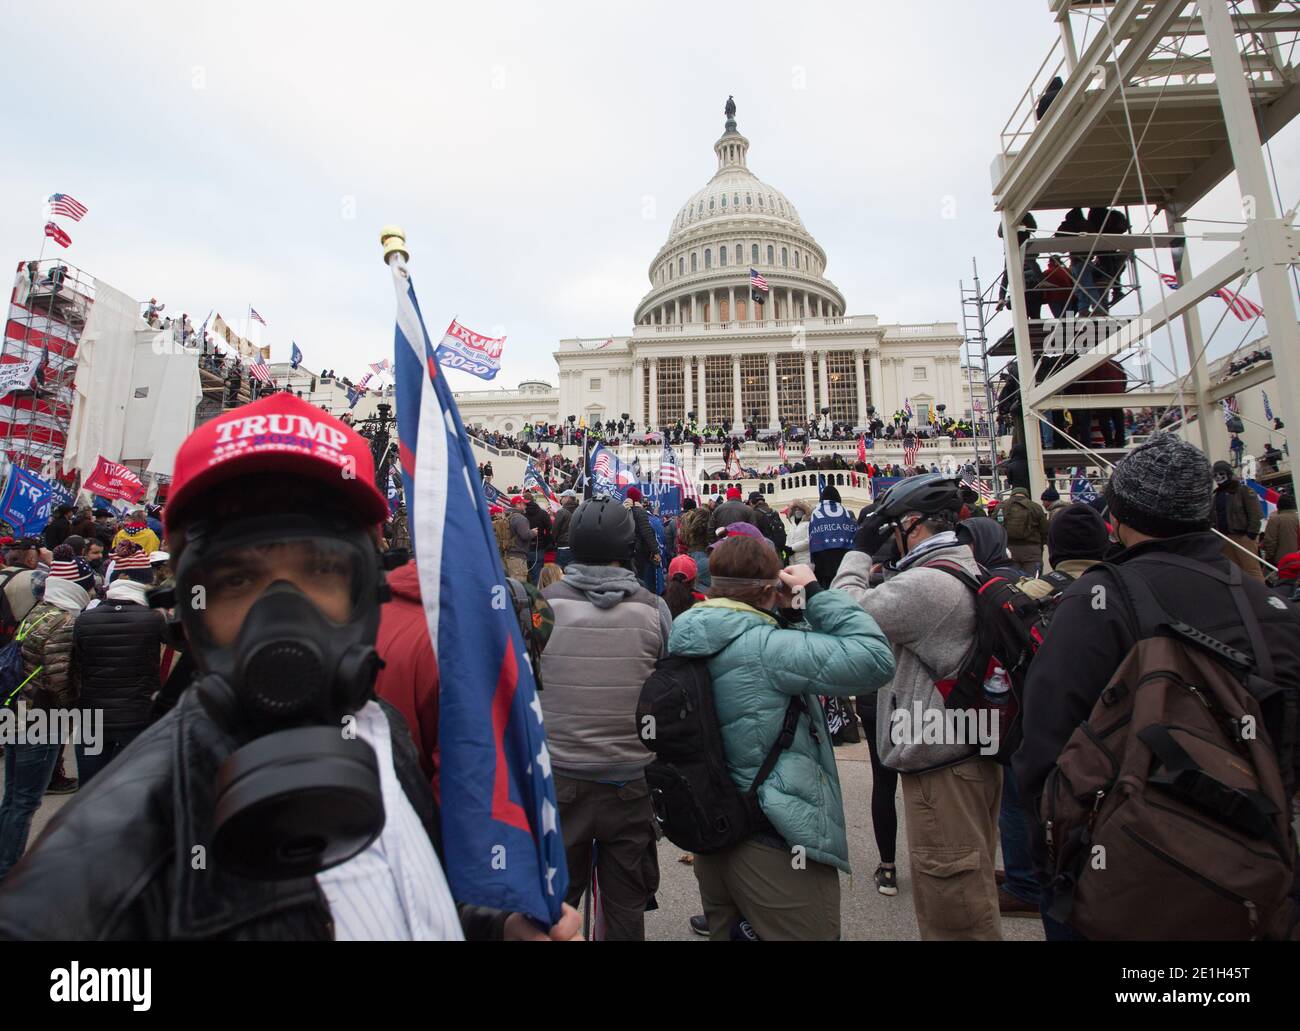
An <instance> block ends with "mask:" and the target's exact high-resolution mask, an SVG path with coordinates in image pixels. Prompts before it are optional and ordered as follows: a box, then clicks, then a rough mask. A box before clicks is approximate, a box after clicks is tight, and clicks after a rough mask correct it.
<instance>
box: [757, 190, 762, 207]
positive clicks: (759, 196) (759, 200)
mask: <svg viewBox="0 0 1300 1031" xmlns="http://www.w3.org/2000/svg"><path fill="white" fill-rule="evenodd" d="M758 206H759V207H760V208H761V207H762V206H763V195H762V194H761V193H760V194H759V195H758Z"/></svg>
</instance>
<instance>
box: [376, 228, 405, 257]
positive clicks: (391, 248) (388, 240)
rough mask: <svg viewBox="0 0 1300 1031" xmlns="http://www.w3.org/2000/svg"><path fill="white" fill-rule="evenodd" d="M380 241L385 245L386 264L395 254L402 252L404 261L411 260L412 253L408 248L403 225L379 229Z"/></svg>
mask: <svg viewBox="0 0 1300 1031" xmlns="http://www.w3.org/2000/svg"><path fill="white" fill-rule="evenodd" d="M379 242H380V243H381V244H383V246H384V264H385V265H387V264H388V259H389V258H390V257H392V256H393V255H394V254H400V255H401V256H402V260H403V261H410V260H411V254H410V252H409V251H408V250H407V249H406V232H405V231H404V230H403V229H402V227H401V226H384V228H383V229H381V230H379Z"/></svg>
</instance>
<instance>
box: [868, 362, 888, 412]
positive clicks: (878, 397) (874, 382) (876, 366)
mask: <svg viewBox="0 0 1300 1031" xmlns="http://www.w3.org/2000/svg"><path fill="white" fill-rule="evenodd" d="M883 389H884V382H883V381H882V380H881V378H880V348H879V347H873V348H872V349H871V404H873V405H875V407H876V408H878V409H880V410H881V411H884V408H885V395H884V394H883V393H882V390H883ZM881 418H884V416H881Z"/></svg>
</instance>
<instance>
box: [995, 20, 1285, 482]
mask: <svg viewBox="0 0 1300 1031" xmlns="http://www.w3.org/2000/svg"><path fill="white" fill-rule="evenodd" d="M1048 6H1049V9H1050V10H1051V12H1052V14H1053V16H1054V17H1055V19H1056V21H1057V24H1058V27H1059V30H1060V31H1059V38H1058V40H1057V43H1056V44H1055V46H1054V47H1053V49H1052V52H1051V53H1049V55H1048V58H1047V59H1046V60H1044V62H1043V64H1042V65H1041V66H1040V67H1039V69H1038V72H1037V73H1036V74H1035V77H1034V80H1033V81H1032V82H1031V83H1030V85H1029V87H1028V88H1027V89H1026V91H1025V94H1024V95H1023V96H1022V97H1021V100H1020V103H1019V105H1018V107H1017V109H1016V111H1015V112H1014V113H1013V114H1012V116H1011V118H1010V119H1009V120H1008V122H1007V124H1006V126H1005V127H1004V129H1003V132H1002V139H1001V147H1000V151H999V153H998V155H997V157H996V159H995V161H994V165H993V172H992V178H993V197H994V207H995V209H996V210H997V211H998V212H999V214H1000V216H1001V224H1002V237H1003V243H1004V248H1005V252H1006V281H1007V293H1008V299H1009V306H1010V308H1011V315H1012V331H1011V333H1010V334H1009V338H1010V339H1009V341H1008V342H1009V343H1013V344H1014V353H1015V359H1016V363H1017V366H1018V369H1019V371H1020V398H1019V400H1020V427H1019V433H1018V434H1017V436H1018V437H1019V438H1020V439H1023V441H1024V444H1025V448H1026V452H1027V458H1028V460H1029V470H1030V486H1031V491H1032V493H1033V494H1034V495H1035V496H1036V495H1037V494H1039V493H1040V492H1041V491H1042V490H1043V488H1044V486H1045V484H1046V475H1045V471H1044V469H1045V463H1046V467H1047V468H1049V469H1050V468H1053V467H1058V466H1063V465H1075V464H1082V463H1083V462H1085V461H1086V462H1088V463H1089V464H1099V465H1101V466H1109V465H1110V464H1111V463H1112V462H1113V461H1116V460H1118V458H1119V457H1120V455H1122V453H1123V452H1122V449H1116V448H1109V447H1096V446H1094V441H1093V439H1091V431H1092V427H1091V419H1089V421H1088V426H1087V427H1086V429H1087V432H1083V433H1082V434H1081V435H1082V436H1083V437H1085V438H1088V439H1083V440H1080V439H1078V436H1077V435H1076V434H1074V433H1071V432H1069V429H1068V428H1062V426H1061V421H1060V417H1059V415H1058V416H1057V417H1056V421H1055V423H1053V413H1054V412H1055V413H1060V412H1062V411H1064V410H1066V409H1075V410H1084V411H1088V412H1101V413H1102V414H1103V420H1101V421H1105V423H1106V424H1107V425H1108V426H1109V425H1113V423H1112V422H1111V416H1110V415H1109V414H1107V413H1108V412H1113V411H1116V410H1118V411H1120V412H1122V410H1123V409H1124V408H1130V407H1134V406H1135V405H1138V404H1141V405H1144V406H1146V407H1151V408H1156V409H1159V408H1163V407H1175V408H1179V409H1182V410H1183V411H1182V413H1181V414H1182V416H1183V417H1182V418H1180V420H1179V422H1180V424H1181V426H1182V427H1183V432H1184V433H1192V434H1194V436H1193V437H1192V439H1193V441H1194V442H1195V443H1197V444H1198V446H1200V447H1201V448H1202V450H1204V451H1205V452H1206V454H1207V455H1208V456H1210V457H1211V459H1213V458H1215V457H1218V456H1219V455H1218V452H1219V451H1221V450H1222V449H1223V447H1224V445H1225V444H1226V439H1227V438H1226V434H1224V433H1223V430H1222V419H1216V418H1215V408H1216V406H1217V403H1218V401H1219V400H1220V399H1221V398H1222V397H1225V396H1227V395H1228V394H1230V393H1232V391H1233V389H1236V388H1235V387H1234V386H1232V385H1231V384H1221V385H1219V386H1217V387H1215V386H1213V385H1212V384H1211V383H1210V379H1209V372H1208V364H1207V361H1206V350H1207V348H1208V346H1209V345H1210V343H1211V341H1212V339H1213V333H1212V334H1210V336H1209V337H1204V334H1203V333H1202V331H1201V326H1200V321H1199V319H1198V318H1197V316H1196V305H1197V304H1198V303H1199V302H1200V301H1202V300H1203V299H1205V298H1207V297H1211V296H1214V295H1215V294H1216V292H1218V291H1219V290H1220V289H1221V288H1224V287H1228V286H1230V285H1231V286H1233V289H1235V290H1239V289H1240V288H1241V286H1242V285H1244V283H1246V282H1248V281H1250V280H1251V279H1257V280H1258V283H1259V290H1260V295H1261V301H1262V306H1263V309H1264V312H1265V313H1266V316H1265V317H1266V321H1267V323H1268V332H1269V338H1270V342H1271V345H1272V350H1273V366H1272V373H1273V375H1274V376H1275V377H1276V379H1277V380H1278V394H1279V396H1280V397H1281V398H1284V399H1286V400H1285V402H1284V403H1286V404H1288V405H1293V404H1294V403H1295V402H1296V400H1297V399H1300V379H1297V376H1298V374H1300V370H1298V369H1297V366H1296V363H1297V361H1300V356H1298V355H1297V352H1296V344H1297V341H1298V339H1300V332H1298V329H1297V322H1296V309H1295V290H1294V288H1293V276H1294V271H1293V270H1294V266H1295V264H1296V262H1297V260H1298V259H1300V237H1298V236H1297V234H1296V232H1295V230H1294V229H1293V227H1292V225H1291V221H1292V218H1293V216H1294V210H1285V211H1283V209H1281V206H1280V205H1281V201H1280V199H1279V198H1278V197H1277V195H1276V186H1275V183H1274V182H1273V181H1271V179H1270V170H1269V165H1268V161H1267V155H1266V151H1265V147H1266V144H1267V142H1268V140H1269V139H1270V138H1271V137H1272V136H1274V135H1275V134H1276V133H1277V132H1278V131H1279V130H1280V129H1281V128H1282V127H1283V126H1284V125H1286V124H1287V123H1288V122H1289V121H1290V120H1291V119H1292V118H1293V117H1294V116H1295V115H1296V113H1297V112H1298V111H1300V76H1298V75H1297V69H1296V66H1295V64H1294V63H1293V61H1292V57H1293V54H1294V49H1295V46H1296V44H1297V41H1298V40H1300V10H1298V9H1297V5H1296V4H1295V3H1280V2H1276V0H1256V2H1255V3H1253V4H1247V3H1237V2H1233V3H1229V2H1228V0H1201V2H1199V3H1186V2H1180V0H1154V2H1153V0H1113V2H1105V3H1096V2H1094V3H1078V2H1072V0H1049V4H1048ZM1076 21H1078V22H1079V26H1080V28H1081V31H1078V32H1077V31H1076ZM1080 37H1081V38H1080ZM1233 173H1235V175H1236V179H1237V183H1238V186H1239V189H1240V194H1241V199H1242V218H1241V220H1240V221H1239V222H1237V223H1235V224H1233V225H1231V226H1229V227H1227V228H1229V229H1230V230H1231V231H1229V232H1217V231H1216V232H1204V233H1201V234H1199V239H1202V240H1207V241H1215V242H1220V243H1232V244H1234V246H1233V248H1232V250H1231V251H1230V252H1229V253H1228V254H1226V255H1224V256H1223V257H1220V258H1219V259H1217V260H1216V261H1213V262H1212V263H1210V264H1209V265H1208V267H1207V268H1205V269H1204V270H1202V271H1201V272H1199V273H1196V272H1194V271H1193V269H1192V267H1191V264H1190V262H1189V260H1188V249H1187V246H1186V240H1187V238H1188V236H1189V235H1190V234H1189V232H1188V226H1187V223H1188V218H1187V212H1188V211H1189V209H1190V208H1191V207H1192V206H1193V205H1194V204H1196V203H1197V202H1198V201H1200V200H1201V199H1202V198H1204V197H1205V196H1206V194H1208V193H1209V192H1210V190H1212V189H1213V188H1214V187H1216V186H1217V185H1218V184H1219V183H1221V182H1222V181H1223V180H1224V179H1225V178H1227V177H1228V176H1229V175H1231V174H1233ZM1075 208H1094V209H1103V210H1114V209H1124V210H1126V211H1128V212H1129V213H1130V216H1129V217H1130V218H1131V219H1132V221H1131V225H1130V226H1128V227H1127V230H1128V231H1125V232H1120V233H1115V232H1108V231H1105V230H1104V229H1103V228H1102V227H1100V226H1098V225H1096V224H1093V225H1091V226H1090V227H1089V228H1088V229H1085V230H1082V231H1075V232H1071V233H1069V234H1068V235H1065V234H1061V233H1060V232H1058V234H1057V235H1054V236H1051V237H1046V238H1043V237H1033V235H1032V233H1027V232H1026V231H1025V230H1024V225H1025V220H1026V216H1028V215H1030V214H1031V213H1032V212H1034V211H1052V210H1068V209H1075ZM1157 216H1160V217H1161V219H1162V224H1161V225H1159V226H1157V225H1156V222H1155V220H1156V217H1157ZM1027 236H1028V237H1031V238H1029V239H1026V237H1027ZM1044 253H1061V254H1068V255H1070V280H1071V286H1070V296H1071V300H1072V301H1073V300H1075V299H1076V298H1078V297H1079V295H1080V291H1082V296H1083V299H1084V301H1085V302H1086V303H1085V304H1084V305H1079V304H1077V303H1076V304H1073V305H1072V307H1074V308H1076V309H1082V310H1081V312H1080V317H1079V323H1080V324H1081V325H1082V327H1083V328H1084V329H1085V330H1087V332H1085V333H1083V334H1080V338H1081V339H1082V340H1083V343H1082V344H1079V343H1078V341H1077V340H1075V339H1074V337H1073V336H1072V335H1071V334H1066V335H1065V339H1066V340H1067V342H1068V343H1069V344H1070V346H1069V347H1067V349H1066V351H1065V352H1064V353H1063V352H1061V351H1060V350H1058V349H1056V348H1054V347H1053V346H1052V345H1051V342H1052V339H1053V337H1052V335H1053V334H1056V340H1055V342H1056V343H1059V342H1060V339H1061V334H1060V331H1059V322H1060V321H1062V320H1058V319H1031V318H1030V317H1029V316H1028V313H1027V304H1026V301H1027V298H1026V282H1025V274H1024V272H1025V265H1026V262H1027V261H1029V262H1030V263H1031V268H1032V262H1033V260H1034V259H1035V256H1036V255H1038V254H1044ZM1105 255H1112V256H1118V257H1120V258H1122V259H1123V262H1124V264H1125V265H1126V266H1127V267H1128V268H1129V269H1130V270H1133V271H1135V270H1136V268H1137V267H1138V265H1144V266H1146V267H1148V268H1150V269H1151V270H1152V271H1154V272H1155V273H1156V275H1155V277H1154V279H1155V283H1156V284H1157V285H1158V287H1159V297H1158V298H1157V299H1156V300H1155V301H1154V303H1149V304H1148V303H1145V302H1144V301H1143V300H1142V298H1141V295H1140V293H1136V292H1135V293H1134V294H1133V296H1134V297H1135V298H1136V300H1137V310H1136V312H1127V313H1125V314H1122V315H1116V314H1115V313H1113V312H1111V311H1109V308H1110V307H1111V306H1112V303H1119V302H1121V301H1122V300H1123V297H1124V294H1123V291H1122V290H1121V291H1120V292H1119V294H1118V296H1115V295H1113V296H1112V297H1111V298H1110V300H1109V301H1108V300H1107V290H1108V288H1109V287H1110V284H1108V283H1102V284H1100V290H1101V293H1100V298H1099V297H1098V293H1097V290H1098V285H1099V284H1098V283H1097V282H1096V279H1095V272H1096V269H1097V268H1098V267H1099V265H1100V263H1099V261H1096V260H1094V258H1100V257H1102V256H1105ZM1166 277H1168V278H1166ZM1102 315H1104V316H1105V317H1104V318H1102V317H1099V316H1102ZM1175 320H1180V321H1181V325H1182V337H1183V340H1182V342H1181V345H1179V344H1178V343H1176V342H1175V340H1174V337H1173V333H1172V330H1171V326H1172V324H1173V323H1174V322H1175ZM1157 339H1158V340H1159V341H1160V342H1161V343H1162V344H1167V346H1168V348H1169V352H1170V354H1171V355H1172V357H1173V363H1174V364H1173V368H1172V369H1170V370H1169V372H1170V373H1171V375H1170V377H1169V378H1170V380H1171V382H1172V384H1173V389H1172V390H1164V391H1156V390H1152V389H1151V382H1152V373H1151V370H1150V367H1149V364H1148V365H1147V367H1146V370H1145V372H1144V373H1142V374H1140V375H1138V376H1136V377H1134V379H1136V380H1137V381H1138V382H1140V383H1141V384H1142V386H1143V387H1144V389H1142V390H1134V391H1127V389H1126V391H1125V392H1115V393H1098V392H1096V391H1095V389H1093V388H1091V387H1089V386H1088V383H1089V379H1088V377H1089V376H1090V375H1092V374H1095V373H1097V370H1099V369H1102V367H1103V366H1107V365H1108V363H1110V364H1114V363H1116V362H1122V361H1123V360H1125V359H1128V360H1133V359H1137V360H1138V361H1139V363H1140V362H1141V361H1142V360H1143V359H1145V358H1154V359H1155V360H1156V361H1157V362H1158V363H1159V364H1162V365H1163V364H1164V363H1163V362H1162V361H1161V360H1160V358H1159V356H1158V354H1157V353H1156V352H1154V351H1153V350H1152V347H1151V345H1152V342H1153V341H1155V340H1157ZM1180 350H1181V351H1182V353H1183V354H1184V355H1185V360H1186V371H1185V372H1182V371H1180V359H1179V351H1180ZM994 353H996V349H995V350H994ZM1166 368H1167V367H1166ZM1027 370H1032V373H1030V372H1028V371H1027ZM1081 387H1082V388H1083V389H1081ZM1126 387H1127V384H1126ZM1192 411H1194V412H1195V418H1191V417H1190V415H1191V412H1192ZM1121 418H1122V416H1121ZM1043 427H1047V430H1046V433H1044V431H1043ZM1045 436H1046V437H1047V438H1048V443H1053V444H1055V443H1058V442H1059V441H1060V439H1061V438H1064V439H1065V441H1066V444H1067V446H1066V447H1063V448H1062V447H1055V446H1054V447H1046V448H1045V447H1044V443H1045V441H1044V437H1045Z"/></svg>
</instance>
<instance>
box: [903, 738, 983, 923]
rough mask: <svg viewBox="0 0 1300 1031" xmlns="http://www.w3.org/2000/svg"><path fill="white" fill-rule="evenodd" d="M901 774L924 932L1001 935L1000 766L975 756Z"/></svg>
mask: <svg viewBox="0 0 1300 1031" xmlns="http://www.w3.org/2000/svg"><path fill="white" fill-rule="evenodd" d="M900 779H901V780H902V782H903V804H904V806H905V811H906V813H907V845H908V851H909V852H910V853H911V868H912V896H913V902H914V904H915V906H916V923H917V926H918V927H919V928H920V931H921V940H922V941H997V940H1000V939H1001V938H1002V920H1001V916H1000V914H999V910H998V888H997V882H996V881H995V880H994V877H993V861H994V856H995V855H996V849H997V842H998V805H999V803H1000V801H1001V797H1002V769H1001V767H1000V766H998V764H997V763H996V762H994V761H993V760H992V759H989V758H987V757H985V756H977V757H976V758H974V759H968V760H967V761H966V762H964V763H958V764H957V765H956V766H946V767H944V768H943V769H941V770H932V771H931V772H929V773H904V774H903V775H902V777H901V778H900Z"/></svg>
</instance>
